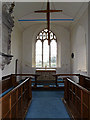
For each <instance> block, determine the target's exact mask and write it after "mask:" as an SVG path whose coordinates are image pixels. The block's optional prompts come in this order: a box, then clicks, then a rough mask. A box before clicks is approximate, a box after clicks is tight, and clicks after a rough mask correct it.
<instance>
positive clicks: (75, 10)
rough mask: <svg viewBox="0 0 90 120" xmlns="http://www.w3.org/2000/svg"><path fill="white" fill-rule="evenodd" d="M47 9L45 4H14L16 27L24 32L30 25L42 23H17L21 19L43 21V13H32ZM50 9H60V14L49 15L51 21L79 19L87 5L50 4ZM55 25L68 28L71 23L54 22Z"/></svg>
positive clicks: (78, 3)
mask: <svg viewBox="0 0 90 120" xmlns="http://www.w3.org/2000/svg"><path fill="white" fill-rule="evenodd" d="M46 8H47V3H46V2H16V3H15V9H14V16H15V19H16V21H17V22H18V25H19V26H20V27H21V28H22V29H23V30H24V29H26V28H27V27H29V26H30V25H33V24H36V23H39V24H40V23H43V21H42V22H41V21H39V22H37V21H33V22H31V21H28V22H27V21H18V20H22V19H34V20H35V19H45V18H46V14H44V13H34V11H36V10H42V9H46ZM50 8H51V9H59V10H60V9H62V10H63V12H62V13H51V19H62V18H64V19H66V18H68V19H70V18H72V19H74V21H76V20H77V18H79V17H80V15H82V14H83V13H84V11H85V10H86V8H87V3H83V2H51V3H50ZM44 22H45V21H44ZM53 23H55V24H60V25H63V26H64V27H70V25H71V24H72V21H68V22H67V21H57V22H56V21H54V22H53Z"/></svg>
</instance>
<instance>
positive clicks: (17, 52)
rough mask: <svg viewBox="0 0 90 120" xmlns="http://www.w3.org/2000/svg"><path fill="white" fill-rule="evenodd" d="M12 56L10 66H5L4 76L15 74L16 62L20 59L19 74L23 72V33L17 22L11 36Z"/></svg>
mask: <svg viewBox="0 0 90 120" xmlns="http://www.w3.org/2000/svg"><path fill="white" fill-rule="evenodd" d="M11 54H12V55H13V58H12V60H11V63H10V64H9V65H5V68H4V70H3V71H2V76H6V75H9V74H12V73H15V60H16V59H18V68H17V72H18V73H21V72H22V66H21V64H22V32H21V31H20V30H19V28H18V25H17V23H16V22H15V24H14V28H13V31H12V34H11Z"/></svg>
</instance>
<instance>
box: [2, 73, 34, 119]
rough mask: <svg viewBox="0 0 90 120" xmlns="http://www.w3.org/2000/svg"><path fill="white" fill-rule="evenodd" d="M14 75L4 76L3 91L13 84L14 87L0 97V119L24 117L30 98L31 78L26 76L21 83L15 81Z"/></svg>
mask: <svg viewBox="0 0 90 120" xmlns="http://www.w3.org/2000/svg"><path fill="white" fill-rule="evenodd" d="M15 77H16V76H15V75H9V76H8V77H4V78H3V79H6V80H5V81H3V85H4V86H3V91H5V89H4V88H5V87H6V88H7V89H8V88H10V87H11V86H13V85H14V88H13V89H12V90H11V91H10V92H8V93H7V94H5V95H4V96H2V97H1V98H0V106H1V105H2V116H1V118H2V119H18V118H21V119H24V118H25V114H26V112H27V109H28V106H29V105H30V103H31V100H32V91H31V78H26V79H25V80H24V81H23V82H22V83H21V84H17V83H16V81H15V80H16V79H15ZM7 78H8V79H7Z"/></svg>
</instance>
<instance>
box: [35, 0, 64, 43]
mask: <svg viewBox="0 0 90 120" xmlns="http://www.w3.org/2000/svg"><path fill="white" fill-rule="evenodd" d="M51 12H62V10H50V3H49V0H48V1H47V10H38V11H35V13H47V29H48V45H50V33H49V31H50V13H51Z"/></svg>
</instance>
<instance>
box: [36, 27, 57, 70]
mask: <svg viewBox="0 0 90 120" xmlns="http://www.w3.org/2000/svg"><path fill="white" fill-rule="evenodd" d="M49 32H50V41H51V42H50V45H48V30H47V29H44V30H42V31H41V32H40V33H39V34H38V35H37V38H36V52H35V54H36V55H35V56H36V67H38V68H40V67H43V68H45V67H47V68H53V67H57V38H56V35H55V34H54V33H53V32H52V31H49Z"/></svg>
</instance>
